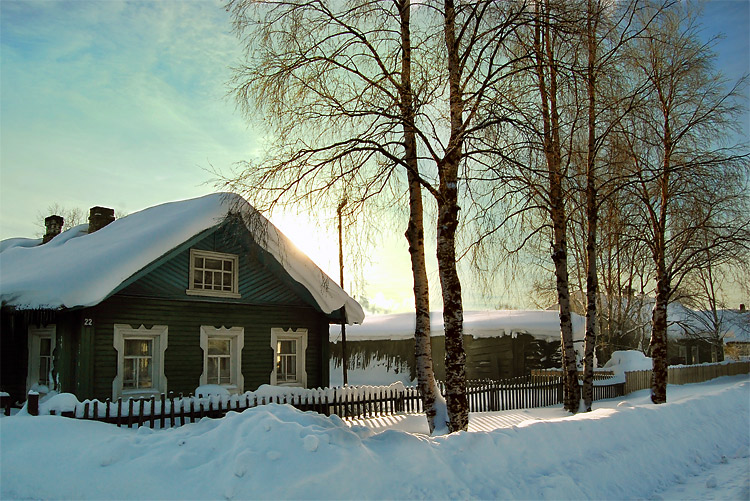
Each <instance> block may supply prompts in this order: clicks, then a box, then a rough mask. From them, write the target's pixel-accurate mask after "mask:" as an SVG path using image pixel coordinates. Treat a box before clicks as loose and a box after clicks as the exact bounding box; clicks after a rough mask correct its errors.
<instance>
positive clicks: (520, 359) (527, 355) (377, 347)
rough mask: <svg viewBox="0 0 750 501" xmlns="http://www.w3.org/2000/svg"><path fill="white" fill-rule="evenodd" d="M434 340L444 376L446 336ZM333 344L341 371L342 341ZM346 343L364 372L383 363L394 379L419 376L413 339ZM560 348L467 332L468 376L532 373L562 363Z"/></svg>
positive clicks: (352, 364) (524, 337)
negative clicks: (479, 336) (468, 333)
mask: <svg viewBox="0 0 750 501" xmlns="http://www.w3.org/2000/svg"><path fill="white" fill-rule="evenodd" d="M431 342H432V359H433V369H434V371H435V377H436V378H437V379H439V380H444V379H445V338H444V337H442V336H433V337H432V338H431ZM330 346H331V361H332V364H331V366H332V367H333V369H335V370H336V372H337V373H338V372H341V364H342V350H341V343H331V345H330ZM346 346H347V360H348V364H347V366H348V368H349V370H351V371H357V372H358V373H363V372H366V371H367V370H368V368H369V366H370V365H371V364H378V365H379V366H380V367H381V368H380V369H379V371H381V372H382V371H383V370H385V371H387V372H389V373H391V374H393V380H394V381H396V380H398V381H407V382H409V381H414V380H415V379H416V377H417V373H416V364H415V358H414V340H413V339H403V340H363V341H351V340H350V341H347V343H346ZM559 348H560V343H559V342H546V341H543V340H539V339H536V338H534V337H533V336H531V335H528V334H519V335H517V336H515V337H512V336H502V337H487V338H474V337H473V336H464V350H465V351H466V377H467V378H468V379H506V378H511V377H517V376H523V375H526V374H529V373H530V372H531V370H532V369H544V368H550V367H559V366H560V354H559ZM333 369H332V370H333ZM407 374H408V378H407V377H406V375H407ZM361 377H366V375H362V374H358V378H361ZM331 379H332V381H338V380H339V379H340V376H339V375H338V374H336V375H335V376H334V377H332V378H331ZM358 382H359V381H358ZM361 383H362V384H366V383H368V381H366V380H364V381H361Z"/></svg>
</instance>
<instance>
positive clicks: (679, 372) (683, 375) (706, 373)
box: [625, 362, 750, 394]
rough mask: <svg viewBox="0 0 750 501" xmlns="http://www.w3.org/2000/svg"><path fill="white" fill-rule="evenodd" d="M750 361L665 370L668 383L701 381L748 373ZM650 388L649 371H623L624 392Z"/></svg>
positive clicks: (676, 367) (682, 366) (671, 367)
mask: <svg viewBox="0 0 750 501" xmlns="http://www.w3.org/2000/svg"><path fill="white" fill-rule="evenodd" d="M749 373H750V362H720V363H716V364H700V365H676V366H670V367H669V369H668V370H667V382H668V383H669V384H688V383H701V382H703V381H708V380H710V379H715V378H717V377H722V376H736V375H738V374H749ZM648 388H651V371H650V370H644V371H628V372H625V394H628V393H632V392H634V391H638V390H645V389H648Z"/></svg>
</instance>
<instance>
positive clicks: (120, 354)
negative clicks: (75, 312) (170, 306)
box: [112, 324, 169, 400]
mask: <svg viewBox="0 0 750 501" xmlns="http://www.w3.org/2000/svg"><path fill="white" fill-rule="evenodd" d="M114 330H115V334H114V341H113V345H114V347H115V350H116V351H117V375H116V376H115V379H114V380H113V381H112V399H113V400H115V399H117V398H119V397H123V398H128V397H133V398H136V397H147V396H151V395H159V394H161V393H166V392H167V377H166V376H165V375H164V352H165V351H167V341H168V335H169V329H168V327H167V326H166V325H154V326H153V327H151V328H150V329H147V328H146V327H145V326H144V325H141V326H140V327H138V328H137V329H135V328H133V327H132V326H130V325H128V324H115V329H114ZM126 339H149V340H152V341H153V343H154V344H153V347H152V363H153V368H152V373H151V378H152V379H151V381H152V388H150V389H147V388H138V389H123V387H122V385H123V379H124V374H125V340H126Z"/></svg>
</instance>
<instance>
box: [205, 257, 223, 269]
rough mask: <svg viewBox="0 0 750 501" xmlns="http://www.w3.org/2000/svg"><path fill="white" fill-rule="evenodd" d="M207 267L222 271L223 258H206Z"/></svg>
mask: <svg viewBox="0 0 750 501" xmlns="http://www.w3.org/2000/svg"><path fill="white" fill-rule="evenodd" d="M205 268H206V269H207V270H219V271H221V259H211V258H206V266H205Z"/></svg>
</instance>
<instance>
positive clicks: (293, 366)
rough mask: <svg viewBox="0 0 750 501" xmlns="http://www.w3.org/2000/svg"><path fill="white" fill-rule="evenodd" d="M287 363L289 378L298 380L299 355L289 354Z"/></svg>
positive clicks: (289, 379)
mask: <svg viewBox="0 0 750 501" xmlns="http://www.w3.org/2000/svg"><path fill="white" fill-rule="evenodd" d="M286 363H287V366H286V374H287V380H288V381H296V380H297V357H295V356H287V357H286Z"/></svg>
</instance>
